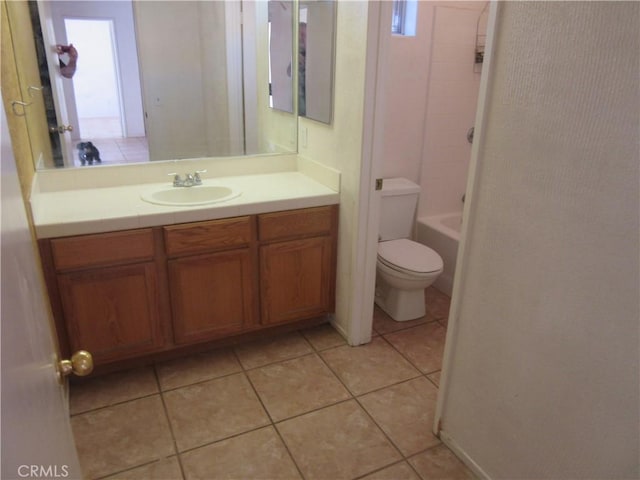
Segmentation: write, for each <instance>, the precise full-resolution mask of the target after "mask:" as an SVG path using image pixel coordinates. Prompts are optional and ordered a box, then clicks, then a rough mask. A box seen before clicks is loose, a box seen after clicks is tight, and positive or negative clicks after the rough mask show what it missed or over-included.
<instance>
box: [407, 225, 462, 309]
mask: <svg viewBox="0 0 640 480" xmlns="http://www.w3.org/2000/svg"><path fill="white" fill-rule="evenodd" d="M461 227H462V214H461V213H446V214H443V215H433V216H428V217H419V218H418V221H417V223H416V237H417V238H416V240H417V241H418V242H419V243H422V244H423V245H426V246H427V247H430V248H432V249H434V250H435V251H436V252H438V254H439V255H440V256H441V257H442V261H443V263H444V270H443V272H442V274H441V275H440V276H439V277H438V279H437V280H436V281H435V283H434V284H433V286H434V287H436V288H437V289H438V290H440V291H442V292H444V293H446V294H447V295H449V296H451V291H452V290H453V274H454V273H455V271H456V257H457V255H458V243H459V242H460V229H461Z"/></svg>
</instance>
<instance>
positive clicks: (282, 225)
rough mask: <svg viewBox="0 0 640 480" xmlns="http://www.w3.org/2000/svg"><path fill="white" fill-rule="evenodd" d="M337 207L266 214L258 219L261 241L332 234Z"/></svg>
mask: <svg viewBox="0 0 640 480" xmlns="http://www.w3.org/2000/svg"><path fill="white" fill-rule="evenodd" d="M335 211H336V207H335V206H327V207H316V208H305V209H301V210H290V211H287V212H277V213H266V214H263V215H260V216H259V217H258V232H259V237H260V240H262V241H270V240H283V239H287V238H292V237H301V236H307V235H326V234H329V233H330V232H331V229H332V226H333V223H334V215H335Z"/></svg>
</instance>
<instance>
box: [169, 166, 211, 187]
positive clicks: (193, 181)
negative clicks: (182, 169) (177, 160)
mask: <svg viewBox="0 0 640 480" xmlns="http://www.w3.org/2000/svg"><path fill="white" fill-rule="evenodd" d="M205 172H206V170H196V171H195V172H194V173H187V174H185V178H184V180H183V179H182V177H180V175H178V174H177V173H168V174H167V175H172V176H173V186H174V187H193V186H196V185H202V178H200V174H201V173H205Z"/></svg>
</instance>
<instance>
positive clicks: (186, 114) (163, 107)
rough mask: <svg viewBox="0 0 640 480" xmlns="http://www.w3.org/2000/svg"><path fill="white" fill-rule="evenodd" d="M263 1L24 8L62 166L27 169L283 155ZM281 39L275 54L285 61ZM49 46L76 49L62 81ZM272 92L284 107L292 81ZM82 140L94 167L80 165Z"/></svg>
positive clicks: (62, 58)
mask: <svg viewBox="0 0 640 480" xmlns="http://www.w3.org/2000/svg"><path fill="white" fill-rule="evenodd" d="M269 3H270V2H266V1H253V0H252V1H247V0H242V1H238V0H233V1H224V2H223V1H208V0H201V1H164V0H158V1H148V0H134V1H131V0H118V1H109V0H98V1H93V0H84V1H55V2H51V1H46V0H45V1H38V2H37V3H35V2H33V5H32V7H35V6H36V5H37V14H34V15H32V18H33V19H34V27H35V28H34V32H35V34H36V37H38V36H41V39H40V42H41V44H40V48H39V50H40V52H41V53H42V55H43V56H44V57H46V60H45V59H42V60H43V61H41V72H42V75H41V76H42V77H43V78H44V80H46V79H47V77H48V80H49V81H50V85H51V92H52V94H53V101H52V102H48V104H49V106H50V110H53V109H54V108H55V115H54V114H53V112H52V113H51V118H50V121H49V124H50V126H53V127H58V128H59V130H60V131H62V132H61V133H59V132H58V131H56V132H55V133H53V134H52V136H53V137H54V140H58V142H59V145H60V150H61V154H62V158H59V157H58V159H57V160H54V161H53V162H44V165H39V166H38V167H40V168H51V167H59V166H65V167H74V166H82V164H83V163H84V165H85V166H89V165H98V164H102V165H105V164H114V163H131V162H141V161H155V160H174V159H182V158H199V157H220V156H237V155H248V154H251V155H255V154H264V153H289V152H295V151H296V150H297V118H296V117H295V115H294V113H293V110H292V109H288V111H287V109H276V108H271V102H272V98H271V95H270V88H269V83H270V76H269V75H270V72H269V55H270V46H269V36H270V34H269V31H270V29H271V28H272V27H273V26H270V25H269ZM277 3H283V4H285V5H286V6H287V7H288V8H289V9H291V10H292V8H293V3H292V2H277ZM294 21H295V15H292V16H291V17H290V24H289V25H288V29H289V32H293V31H295V29H294V28H293V27H294V25H293V22H294ZM39 33H41V35H39ZM289 37H290V38H289V40H288V43H287V42H284V41H283V42H281V43H280V44H278V48H281V49H282V50H283V51H282V53H281V56H282V57H283V58H289V59H291V58H292V56H293V52H294V51H295V46H294V42H293V41H292V40H293V34H289ZM285 38H286V35H285ZM37 43H38V42H37ZM57 44H58V45H63V46H65V47H68V46H69V45H73V47H74V48H75V49H76V50H77V54H78V58H77V65H76V68H75V72H73V73H72V75H71V77H70V78H69V76H64V75H63V73H64V71H65V68H66V67H68V65H69V63H70V62H71V63H72V59H70V58H69V56H68V52H63V53H62V54H60V53H59V52H56V49H55V45H57ZM67 69H68V68H67ZM46 90H48V88H46ZM283 95H284V97H285V98H287V97H288V98H289V99H290V103H293V100H292V99H293V98H294V95H295V90H294V84H293V82H290V83H289V91H288V94H286V93H283ZM65 111H66V112H65ZM52 123H54V124H53V125H51V124H52ZM67 125H72V126H73V130H71V131H68V129H67V128H66V126H67ZM87 142H91V143H92V144H93V145H94V146H95V147H96V148H97V149H98V151H99V156H100V162H98V161H97V159H96V158H95V157H94V158H86V156H85V161H84V162H83V159H82V155H83V153H82V152H83V150H82V148H79V145H80V144H86V143H87ZM54 143H55V142H54ZM90 160H91V161H90Z"/></svg>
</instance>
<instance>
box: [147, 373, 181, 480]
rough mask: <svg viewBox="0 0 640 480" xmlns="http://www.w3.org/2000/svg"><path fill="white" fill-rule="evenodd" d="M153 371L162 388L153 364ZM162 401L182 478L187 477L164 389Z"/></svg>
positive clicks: (161, 395) (161, 394) (161, 396)
mask: <svg viewBox="0 0 640 480" xmlns="http://www.w3.org/2000/svg"><path fill="white" fill-rule="evenodd" d="M153 373H154V375H155V377H156V382H157V383H158V388H160V378H159V377H158V371H157V370H156V367H155V365H154V366H153ZM160 401H161V402H162V409H163V411H164V416H165V419H166V420H167V424H168V426H169V433H170V434H171V440H172V441H173V449H174V451H175V452H176V456H177V459H178V466H179V467H180V473H181V475H182V478H183V479H184V478H186V477H185V474H184V467H183V466H182V458H181V457H180V449H178V441H177V440H176V435H175V432H174V431H173V425H172V424H171V418H170V416H169V410H168V408H167V404H166V402H165V399H164V394H163V392H162V390H161V391H160Z"/></svg>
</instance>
